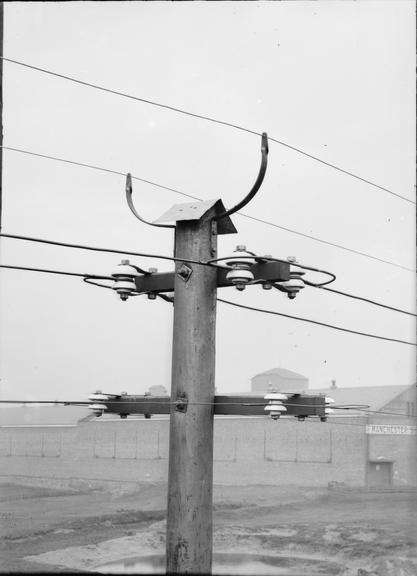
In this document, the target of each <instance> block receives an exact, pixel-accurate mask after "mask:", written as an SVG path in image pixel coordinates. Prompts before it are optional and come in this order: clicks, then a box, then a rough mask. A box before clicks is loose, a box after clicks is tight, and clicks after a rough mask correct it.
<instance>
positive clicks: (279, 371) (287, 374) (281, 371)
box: [251, 368, 308, 380]
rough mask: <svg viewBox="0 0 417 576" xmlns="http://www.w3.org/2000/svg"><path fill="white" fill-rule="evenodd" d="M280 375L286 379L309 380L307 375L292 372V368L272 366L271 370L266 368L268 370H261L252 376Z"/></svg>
mask: <svg viewBox="0 0 417 576" xmlns="http://www.w3.org/2000/svg"><path fill="white" fill-rule="evenodd" d="M273 375H274V376H275V375H276V376H279V377H280V378H285V379H286V380H308V378H307V377H306V376H303V375H302V374H297V372H292V370H287V369H286V368H272V369H271V370H266V372H260V373H259V374H256V375H255V376H253V378H251V380H253V379H254V378H257V377H258V376H273Z"/></svg>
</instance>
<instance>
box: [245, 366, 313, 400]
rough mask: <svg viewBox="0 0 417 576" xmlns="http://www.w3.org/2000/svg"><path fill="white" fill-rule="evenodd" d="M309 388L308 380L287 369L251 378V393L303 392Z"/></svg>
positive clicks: (274, 369)
mask: <svg viewBox="0 0 417 576" xmlns="http://www.w3.org/2000/svg"><path fill="white" fill-rule="evenodd" d="M308 386H309V383H308V378H306V377H305V376H303V375H302V374H297V372H292V371H291V370H287V369H286V368H272V370H267V371H266V372H261V373H260V374H256V376H254V377H253V378H251V392H256V393H259V392H260V393H265V394H266V393H267V392H272V391H274V390H276V391H282V392H302V391H303V390H307V389H308Z"/></svg>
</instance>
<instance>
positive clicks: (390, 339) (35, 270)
mask: <svg viewBox="0 0 417 576" xmlns="http://www.w3.org/2000/svg"><path fill="white" fill-rule="evenodd" d="M199 264H203V263H202V262H199ZM0 268H9V269H12V270H23V271H29V272H43V273H47V274H63V275H65V276H79V277H83V278H88V277H90V278H96V279H99V278H103V279H107V280H110V279H111V280H112V279H113V278H110V277H109V276H96V275H93V274H81V273H77V272H64V271H60V270H49V269H45V268H29V267H26V266H10V265H6V264H0ZM217 301H218V302H223V303H224V304H229V305H231V306H236V307H238V308H244V309H246V310H252V311H253V312H264V313H266V314H274V315H276V316H284V317H285V318H291V319H293V320H300V321H302V322H309V323H310V324H317V325H318V326H324V327H326V328H333V329H334V330H340V331H342V332H349V333H350V334H358V335H359V336H368V337H369V338H377V339H379V340H388V341H390V342H398V343H400V344H409V345H410V346H417V344H416V343H415V342H407V341H406V340H398V339H396V338H388V337H386V336H377V335H376V334H369V333H367V332H358V331H356V330H350V329H348V328H342V327H340V326H334V325H333V324H325V323H324V322H318V321H317V320H310V319H308V318H301V317H299V316H291V315H290V314H284V313H283V312H275V311H273V310H265V309H263V308H254V307H252V306H245V305H244V304H238V303H237V302H230V301H229V300H223V299H221V298H217Z"/></svg>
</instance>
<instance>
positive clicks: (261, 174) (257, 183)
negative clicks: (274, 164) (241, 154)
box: [214, 132, 269, 220]
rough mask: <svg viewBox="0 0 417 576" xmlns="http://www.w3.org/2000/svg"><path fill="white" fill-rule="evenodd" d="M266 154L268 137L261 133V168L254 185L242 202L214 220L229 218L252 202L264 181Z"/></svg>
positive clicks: (266, 162)
mask: <svg viewBox="0 0 417 576" xmlns="http://www.w3.org/2000/svg"><path fill="white" fill-rule="evenodd" d="M268 152H269V148H268V135H267V133H266V132H263V133H262V143H261V154H262V160H261V167H260V169H259V174H258V177H257V179H256V181H255V184H254V185H253V186H252V190H251V191H250V192H249V194H247V195H246V196H245V197H244V198H243V200H241V201H240V202H239V203H238V204H236V206H233V208H230V210H226V211H225V212H222V213H221V214H218V215H217V216H215V218H214V220H220V219H221V218H224V217H225V216H230V215H231V214H234V213H235V212H237V211H238V210H240V209H241V208H243V207H244V206H246V204H248V203H249V202H250V201H251V200H252V198H253V197H254V196H255V194H256V193H257V191H258V190H259V188H260V187H261V184H262V182H263V180H264V177H265V173H266V168H267V166H268Z"/></svg>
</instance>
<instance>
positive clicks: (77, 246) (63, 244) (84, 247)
mask: <svg viewBox="0 0 417 576" xmlns="http://www.w3.org/2000/svg"><path fill="white" fill-rule="evenodd" d="M0 237H4V238H10V239H13V240H24V241H27V242H36V243H41V244H48V245H52V246H61V247H65V248H75V249H81V250H92V251H95V252H109V253H116V254H124V255H126V254H129V255H131V256H140V257H144V258H157V259H158V258H159V259H163V260H172V261H178V262H184V261H185V260H183V259H182V258H175V257H173V256H163V255H157V254H146V253H143V252H132V251H129V250H117V249H112V248H99V247H95V246H88V245H84V244H72V243H68V242H58V241H55V240H46V239H43V238H34V237H31V236H21V235H17V234H5V233H0ZM228 258H230V257H226V258H223V260H225V259H228ZM242 258H244V256H242ZM247 258H249V257H247ZM217 260H222V259H217ZM268 260H271V261H277V262H282V261H283V260H280V259H278V258H272V257H268ZM187 262H188V263H190V264H199V265H202V266H207V265H209V263H208V262H202V261H199V260H187ZM210 265H213V264H211V263H210ZM299 266H300V267H302V268H306V269H308V270H313V271H315V272H323V271H322V270H318V269H316V268H311V267H308V266H302V265H299ZM326 274H327V272H326ZM89 276H92V275H89ZM97 278H98V277H96V276H95V277H94V279H97ZM106 279H107V278H106ZM304 282H305V284H307V285H308V286H311V287H313V288H321V289H322V290H327V291H329V292H334V293H336V294H340V295H342V296H346V297H348V298H353V299H355V300H362V301H364V302H367V303H369V304H373V305H375V306H380V307H382V308H387V309H389V310H393V311H395V312H401V313H402V314H408V315H410V316H414V317H415V316H416V314H413V313H412V312H407V311H406V310H401V309H400V308H394V307H393V306H388V305H386V304H381V303H380V302H375V301H374V300H370V299H368V298H363V297H361V296H356V295H353V294H349V293H347V292H342V291H340V290H335V289H333V288H328V287H325V286H320V285H319V284H313V283H311V282H308V281H307V280H304ZM91 284H95V283H94V282H91ZM97 286H101V287H105V286H103V285H101V284H97Z"/></svg>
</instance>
